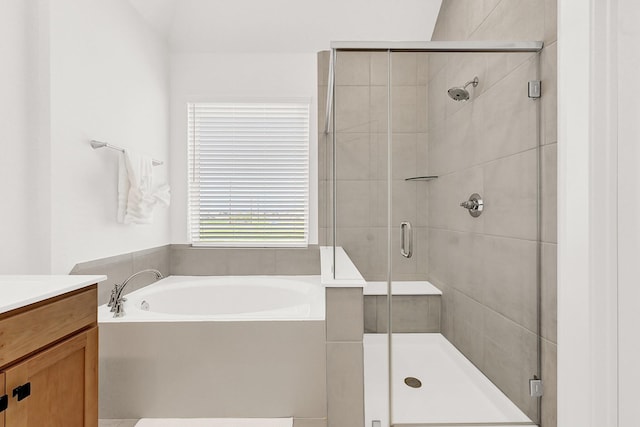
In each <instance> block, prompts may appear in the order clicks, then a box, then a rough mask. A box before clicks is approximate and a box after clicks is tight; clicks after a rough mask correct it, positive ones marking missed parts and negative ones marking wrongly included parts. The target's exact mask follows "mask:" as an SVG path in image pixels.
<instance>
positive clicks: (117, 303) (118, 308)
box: [108, 268, 164, 317]
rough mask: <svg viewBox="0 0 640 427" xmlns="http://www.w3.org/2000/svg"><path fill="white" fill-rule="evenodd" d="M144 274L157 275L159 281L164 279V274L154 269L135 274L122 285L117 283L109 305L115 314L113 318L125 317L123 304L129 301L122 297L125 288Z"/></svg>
mask: <svg viewBox="0 0 640 427" xmlns="http://www.w3.org/2000/svg"><path fill="white" fill-rule="evenodd" d="M144 273H153V274H155V276H156V279H157V280H160V279H162V278H163V277H164V276H163V275H162V273H160V272H159V271H158V270H156V269H154V268H149V269H146V270H141V271H138V272H137V273H133V274H132V275H131V276H129V277H127V279H126V280H125V281H124V282H122V283H121V284H117V283H116V284H115V286H114V287H113V290H112V291H111V299H110V300H109V304H108V306H110V307H111V312H112V313H113V317H122V316H124V308H123V307H122V304H123V303H124V302H125V301H126V300H127V299H126V298H123V297H122V292H123V291H124V288H125V287H126V286H127V283H129V281H130V280H131V279H133V278H134V277H136V276H138V275H140V274H144Z"/></svg>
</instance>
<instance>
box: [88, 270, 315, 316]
mask: <svg viewBox="0 0 640 427" xmlns="http://www.w3.org/2000/svg"><path fill="white" fill-rule="evenodd" d="M324 304H325V299H324V287H323V286H322V285H320V277H319V276H170V277H167V278H165V279H162V280H160V281H158V282H156V283H154V284H153V285H151V286H147V287H145V288H142V289H139V290H137V291H134V292H132V293H130V294H128V295H127V301H125V302H124V310H125V316H124V317H122V318H117V319H116V318H114V317H113V314H112V313H110V312H109V308H108V307H107V306H106V305H103V306H100V307H99V309H98V317H99V321H100V322H101V323H110V322H174V321H175V322H180V321H212V320H216V321H226V322H229V321H247V320H277V321H286V320H324Z"/></svg>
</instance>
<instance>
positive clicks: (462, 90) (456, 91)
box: [447, 77, 479, 101]
mask: <svg viewBox="0 0 640 427" xmlns="http://www.w3.org/2000/svg"><path fill="white" fill-rule="evenodd" d="M478 82H479V80H478V78H477V77H474V78H473V80H470V81H468V82H466V83H465V84H464V86H462V87H452V88H451V89H449V90H448V91H447V93H448V94H449V96H450V97H451V99H453V100H454V101H466V100H467V99H469V91H468V90H467V86H469V85H473V87H476V86H478Z"/></svg>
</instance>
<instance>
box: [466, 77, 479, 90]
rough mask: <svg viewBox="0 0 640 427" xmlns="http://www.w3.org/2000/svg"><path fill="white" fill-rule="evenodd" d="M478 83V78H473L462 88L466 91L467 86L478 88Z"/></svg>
mask: <svg viewBox="0 0 640 427" xmlns="http://www.w3.org/2000/svg"><path fill="white" fill-rule="evenodd" d="M478 83H479V80H478V77H474V78H473V80H469V81H468V82H466V83H465V84H464V86H463V87H462V88H463V89H466V88H467V86H469V85H473V87H476V86H478Z"/></svg>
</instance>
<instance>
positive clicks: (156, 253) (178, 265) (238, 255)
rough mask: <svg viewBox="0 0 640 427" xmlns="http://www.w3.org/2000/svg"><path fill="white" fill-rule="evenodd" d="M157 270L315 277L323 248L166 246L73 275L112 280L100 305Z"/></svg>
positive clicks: (79, 268)
mask: <svg viewBox="0 0 640 427" xmlns="http://www.w3.org/2000/svg"><path fill="white" fill-rule="evenodd" d="M147 268H155V269H156V270H159V271H160V272H161V273H162V274H163V275H164V276H165V277H166V276H169V275H188V276H227V275H239V276H241V275H272V274H273V275H276V274H278V275H315V274H320V249H319V247H318V246H315V245H312V246H309V247H308V248H292V249H280V248H256V249H253V248H251V249H239V248H201V247H192V246H191V245H166V246H160V247H157V248H152V249H146V250H142V251H137V252H132V253H128V254H123V255H117V256H113V257H108V258H103V259H99V260H94V261H89V262H83V263H79V264H76V266H75V267H74V268H73V270H72V271H71V274H103V275H106V276H107V277H108V280H106V281H105V282H103V283H102V284H101V285H100V286H99V288H98V304H99V305H101V304H104V303H106V302H107V301H108V300H109V295H110V292H111V289H112V288H113V285H114V284H115V283H122V282H123V281H124V280H125V279H126V278H127V277H129V276H130V275H132V274H133V273H135V272H137V271H140V270H143V269H147ZM153 282H154V279H153V277H152V276H151V275H149V276H148V275H141V276H138V277H135V278H134V279H133V280H132V281H131V282H130V283H129V285H127V291H128V292H129V291H134V290H136V289H140V288H142V287H144V286H148V285H149V284H151V283H153Z"/></svg>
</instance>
